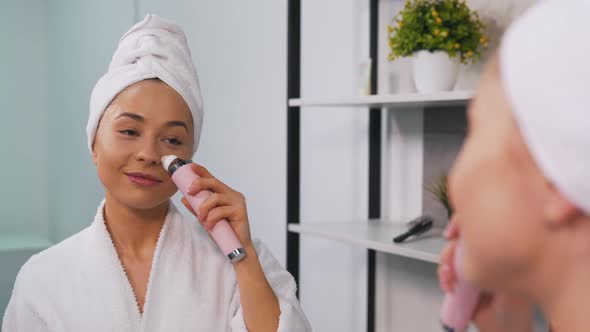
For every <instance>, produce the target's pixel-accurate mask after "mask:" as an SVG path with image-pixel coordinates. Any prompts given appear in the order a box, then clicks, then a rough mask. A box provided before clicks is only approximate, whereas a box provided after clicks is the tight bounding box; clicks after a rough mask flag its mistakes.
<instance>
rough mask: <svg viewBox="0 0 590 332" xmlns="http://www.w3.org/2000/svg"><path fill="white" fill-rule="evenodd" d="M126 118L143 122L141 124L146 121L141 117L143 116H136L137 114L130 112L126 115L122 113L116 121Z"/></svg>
mask: <svg viewBox="0 0 590 332" xmlns="http://www.w3.org/2000/svg"><path fill="white" fill-rule="evenodd" d="M124 116H125V117H128V118H131V119H133V120H136V121H141V122H143V120H144V119H143V116H141V115H139V114H135V113H130V112H124V113H121V114H119V116H117V117H116V118H115V119H118V118H121V117H124Z"/></svg>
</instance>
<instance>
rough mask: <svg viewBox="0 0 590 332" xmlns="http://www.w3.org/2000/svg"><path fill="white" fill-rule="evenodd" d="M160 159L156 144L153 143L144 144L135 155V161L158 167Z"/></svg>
mask: <svg viewBox="0 0 590 332" xmlns="http://www.w3.org/2000/svg"><path fill="white" fill-rule="evenodd" d="M161 157H162V156H161V153H160V152H159V149H158V147H157V144H154V143H146V144H144V145H142V147H141V149H140V150H139V151H138V152H137V154H136V159H137V161H139V162H142V163H146V164H150V165H159V164H160V158H161Z"/></svg>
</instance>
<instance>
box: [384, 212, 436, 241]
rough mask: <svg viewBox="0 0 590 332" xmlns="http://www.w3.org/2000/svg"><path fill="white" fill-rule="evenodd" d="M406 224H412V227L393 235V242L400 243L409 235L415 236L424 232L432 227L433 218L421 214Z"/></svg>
mask: <svg viewBox="0 0 590 332" xmlns="http://www.w3.org/2000/svg"><path fill="white" fill-rule="evenodd" d="M408 224H410V225H412V227H411V228H410V229H409V230H408V231H406V232H405V233H403V234H400V235H398V236H396V237H394V238H393V242H395V243H401V242H404V241H405V240H406V239H407V238H409V237H410V236H416V235H420V234H422V233H425V232H426V231H428V230H429V229H431V228H432V224H433V220H432V218H430V217H428V216H422V217H418V218H416V219H414V220H412V221H410V222H409V223H408Z"/></svg>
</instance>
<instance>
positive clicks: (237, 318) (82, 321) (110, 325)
mask: <svg viewBox="0 0 590 332" xmlns="http://www.w3.org/2000/svg"><path fill="white" fill-rule="evenodd" d="M103 205H104V203H103V204H101V206H100V208H99V209H98V213H97V215H96V217H95V220H94V222H93V223H92V225H90V226H89V227H88V228H86V229H85V230H83V231H81V232H80V233H78V234H76V235H74V236H72V237H70V238H69V239H66V240H65V241H63V242H61V243H59V244H57V245H55V246H53V247H51V248H49V249H47V250H45V251H43V252H41V253H39V254H37V255H35V256H33V257H31V259H29V261H28V262H27V263H26V264H25V265H24V266H23V267H22V269H21V271H20V272H19V274H18V276H17V279H16V283H15V286H14V291H13V293H12V298H11V299H10V303H9V304H8V308H7V310H6V313H5V316H4V320H3V325H2V331H3V332H17V331H18V332H36V331H54V332H69V331H76V332H77V331H85V332H92V331H97V332H98V331H100V332H106V331H142V332H150V331H166V332H176V331H206V332H214V331H247V329H246V326H245V323H244V318H243V315H242V309H241V306H240V294H239V290H238V284H237V280H236V276H235V273H234V270H233V267H232V265H231V263H229V262H228V260H227V258H226V257H225V256H224V255H223V254H222V253H221V252H220V250H219V249H218V248H217V246H216V245H215V243H214V242H213V241H212V240H211V239H210V238H209V236H208V235H207V234H206V233H205V232H204V231H203V230H202V228H201V226H200V225H198V223H197V222H196V221H195V220H194V218H190V217H186V216H184V215H183V214H181V213H180V212H179V211H178V209H177V208H176V207H175V206H174V204H172V203H171V204H170V209H169V212H168V215H167V217H166V221H165V223H164V226H163V228H162V231H161V233H160V237H159V239H158V244H157V246H156V250H155V253H154V258H153V264H152V268H151V273H150V278H149V283H148V289H147V295H146V301H145V305H144V312H143V315H141V314H140V312H139V309H138V305H137V301H136V299H135V296H134V293H133V290H132V288H131V285H130V283H129V281H128V279H127V277H126V274H125V271H124V269H123V267H122V265H121V263H120V261H119V259H118V256H117V253H116V251H115V247H114V246H113V243H112V241H111V238H110V236H109V233H108V232H107V229H106V227H105V223H104V217H103ZM255 247H256V251H257V253H258V255H259V259H260V263H261V265H262V267H263V269H264V272H265V274H266V278H267V279H268V281H269V283H270V285H271V287H272V289H273V290H274V292H275V294H276V296H277V298H278V300H279V304H280V309H281V315H280V321H279V328H278V331H297V332H299V331H311V328H310V326H309V323H308V321H307V319H306V317H305V315H304V313H303V311H302V309H301V306H300V304H299V302H298V300H297V298H296V297H295V289H296V285H295V282H294V279H293V277H292V276H291V275H290V274H289V273H288V272H287V271H286V270H285V269H283V268H282V267H281V266H280V265H279V263H278V262H277V261H276V259H275V258H274V257H273V256H272V255H271V253H270V252H269V251H268V250H267V249H266V248H265V247H264V246H263V245H262V244H261V243H260V242H258V241H256V242H255Z"/></svg>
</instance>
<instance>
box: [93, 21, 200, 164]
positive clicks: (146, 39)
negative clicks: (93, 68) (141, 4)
mask: <svg viewBox="0 0 590 332" xmlns="http://www.w3.org/2000/svg"><path fill="white" fill-rule="evenodd" d="M151 78H158V79H160V80H162V81H163V82H165V83H166V84H168V85H169V86H171V87H172V88H173V89H174V90H176V91H177V92H178V93H179V94H180V95H181V96H182V98H183V99H184V101H185V102H186V103H187V105H188V107H189V108H190V111H191V114H192V118H193V125H194V132H195V137H194V145H193V146H194V147H193V154H194V153H195V152H196V150H197V147H198V146H199V138H200V134H201V127H202V125H203V101H202V98H201V91H200V88H199V80H198V77H197V72H196V70H195V67H194V66H193V63H192V59H191V52H190V49H189V47H188V43H187V39H186V36H185V35H184V32H183V31H182V29H181V28H180V27H179V26H177V25H176V24H174V23H172V22H169V21H166V20H164V19H162V18H160V17H158V16H156V15H151V14H148V15H147V16H146V17H145V18H144V19H143V21H141V22H139V23H137V24H136V25H134V26H133V27H132V28H131V30H129V31H128V32H127V33H125V34H124V35H123V37H121V40H120V41H119V45H118V47H117V50H116V51H115V54H114V55H113V58H112V60H111V64H110V65H109V69H108V72H107V73H106V74H104V76H102V77H101V78H100V80H99V81H98V82H97V83H96V86H95V87H94V90H93V91H92V97H91V98H90V116H89V118H88V124H87V126H86V134H87V136H88V149H89V150H90V152H92V144H93V142H94V137H95V136H96V130H97V128H98V122H99V121H100V118H101V116H102V114H103V113H104V111H105V109H106V108H107V107H108V105H109V104H110V103H111V101H112V100H113V99H114V98H115V97H116V96H117V94H118V93H119V92H121V91H123V90H124V89H125V88H127V87H128V86H130V85H132V84H134V83H137V82H139V81H143V80H146V79H151Z"/></svg>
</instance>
